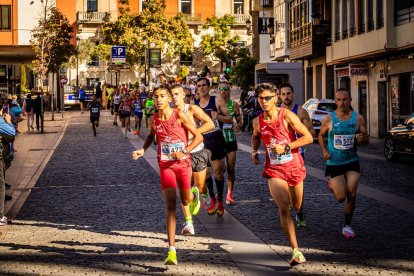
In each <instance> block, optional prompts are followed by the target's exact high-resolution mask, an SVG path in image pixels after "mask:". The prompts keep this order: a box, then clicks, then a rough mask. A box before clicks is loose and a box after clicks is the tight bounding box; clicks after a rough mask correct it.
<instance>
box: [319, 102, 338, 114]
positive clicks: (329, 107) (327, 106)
mask: <svg viewBox="0 0 414 276" xmlns="http://www.w3.org/2000/svg"><path fill="white" fill-rule="evenodd" d="M318 109H319V110H323V111H327V112H332V111H335V109H336V104H335V103H319V105H318Z"/></svg>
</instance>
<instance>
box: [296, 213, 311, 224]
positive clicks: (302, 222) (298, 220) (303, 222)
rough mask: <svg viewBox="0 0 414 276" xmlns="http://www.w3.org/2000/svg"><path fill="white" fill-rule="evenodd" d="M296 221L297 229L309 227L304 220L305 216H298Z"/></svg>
mask: <svg viewBox="0 0 414 276" xmlns="http://www.w3.org/2000/svg"><path fill="white" fill-rule="evenodd" d="M295 220H296V227H307V226H308V224H307V223H306V221H305V219H304V218H303V214H302V215H296V217H295Z"/></svg>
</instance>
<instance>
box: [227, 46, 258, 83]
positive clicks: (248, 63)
mask: <svg viewBox="0 0 414 276" xmlns="http://www.w3.org/2000/svg"><path fill="white" fill-rule="evenodd" d="M231 54H232V55H233V56H234V60H236V64H235V65H234V66H233V67H232V68H231V72H230V80H231V82H232V83H233V84H235V85H237V86H239V87H240V88H242V89H244V90H246V91H247V90H248V89H249V87H250V86H253V85H254V72H255V66H256V64H257V63H259V59H258V58H257V57H253V56H252V55H251V54H250V51H249V49H248V48H246V47H242V48H234V50H233V51H232V53H231Z"/></svg>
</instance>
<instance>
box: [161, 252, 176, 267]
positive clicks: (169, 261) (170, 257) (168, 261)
mask: <svg viewBox="0 0 414 276" xmlns="http://www.w3.org/2000/svg"><path fill="white" fill-rule="evenodd" d="M164 264H165V265H177V253H176V252H175V250H168V254H167V257H166V258H165V260H164Z"/></svg>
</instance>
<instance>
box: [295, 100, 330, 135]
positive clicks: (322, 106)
mask: <svg viewBox="0 0 414 276" xmlns="http://www.w3.org/2000/svg"><path fill="white" fill-rule="evenodd" d="M302 107H303V108H304V109H305V110H306V111H307V112H308V113H309V117H310V119H311V120H312V125H313V128H314V129H315V132H316V135H318V133H319V130H320V129H321V124H322V119H323V117H325V116H326V115H327V114H329V113H330V112H332V111H334V110H335V109H336V107H337V106H336V104H335V101H333V100H329V99H316V98H312V99H309V100H307V101H306V102H305V103H304V104H303V105H302Z"/></svg>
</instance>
